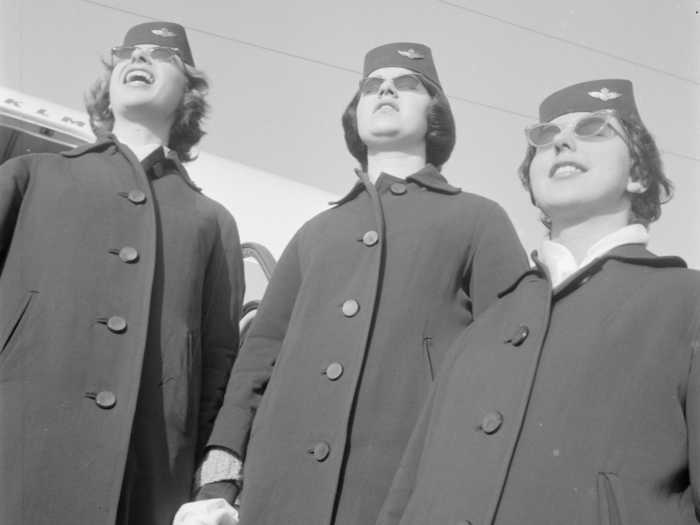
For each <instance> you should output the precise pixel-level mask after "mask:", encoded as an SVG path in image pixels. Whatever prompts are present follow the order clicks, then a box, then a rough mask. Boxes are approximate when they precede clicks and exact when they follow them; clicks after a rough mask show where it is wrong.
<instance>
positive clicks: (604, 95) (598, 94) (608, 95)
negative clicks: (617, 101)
mask: <svg viewBox="0 0 700 525" xmlns="http://www.w3.org/2000/svg"><path fill="white" fill-rule="evenodd" d="M588 94H589V95H590V96H592V97H594V98H599V99H600V100H602V101H603V102H607V101H608V100H612V99H614V98H617V97H621V96H622V93H615V92H614V91H610V90H609V89H608V88H603V89H601V90H600V91H589V92H588Z"/></svg>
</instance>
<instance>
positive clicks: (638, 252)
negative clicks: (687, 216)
mask: <svg viewBox="0 0 700 525" xmlns="http://www.w3.org/2000/svg"><path fill="white" fill-rule="evenodd" d="M530 256H531V257H532V260H533V261H534V262H535V266H531V267H530V268H528V269H527V270H525V271H524V272H523V273H522V274H520V275H519V276H518V278H517V279H515V281H514V282H513V283H512V284H511V285H510V286H508V288H506V289H505V290H503V291H502V292H501V293H499V294H498V297H499V298H501V297H503V296H504V295H507V294H509V293H510V292H512V291H513V290H514V289H515V288H516V287H517V286H518V284H520V282H521V281H522V280H523V279H524V278H525V277H526V276H528V275H533V274H534V275H539V276H540V277H542V278H546V279H547V280H549V272H548V271H547V268H546V266H545V265H544V264H543V263H542V261H540V260H539V258H538V257H537V250H535V251H533V252H532V254H531V255H530ZM610 260H615V261H620V262H624V263H627V264H632V265H636V266H648V267H652V268H687V267H688V265H687V264H686V262H685V261H684V260H683V259H681V258H680V257H677V256H675V255H668V256H658V255H654V254H653V253H651V252H650V251H649V250H647V249H646V248H645V247H644V245H643V244H625V245H623V246H618V247H617V248H613V249H612V250H610V251H609V252H607V253H606V254H604V255H602V256H600V257H599V258H597V259H594V260H593V261H591V262H590V263H589V264H588V265H586V266H585V267H583V268H581V269H580V270H579V271H578V272H576V273H575V274H574V275H572V276H571V277H569V278H568V279H566V280H565V281H563V282H562V283H561V284H560V285H559V286H558V289H557V294H560V293H562V292H563V291H565V290H567V289H568V288H569V287H570V286H571V285H573V284H578V283H579V282H580V281H582V280H583V279H586V278H587V277H590V276H591V275H592V274H594V273H595V272H597V271H598V270H599V269H600V268H601V267H602V266H603V265H604V264H605V263H606V262H607V261H610Z"/></svg>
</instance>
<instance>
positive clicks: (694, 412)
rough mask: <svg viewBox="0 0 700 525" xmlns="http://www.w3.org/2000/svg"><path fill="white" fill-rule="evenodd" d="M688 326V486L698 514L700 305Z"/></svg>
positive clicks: (699, 466) (699, 465)
mask: <svg viewBox="0 0 700 525" xmlns="http://www.w3.org/2000/svg"><path fill="white" fill-rule="evenodd" d="M694 319H695V322H694V323H693V324H694V326H692V327H691V328H690V334H691V343H690V344H691V351H692V353H691V359H690V371H689V374H688V388H687V391H686V406H685V415H686V416H685V417H686V422H687V429H688V458H689V467H690V486H689V487H688V490H689V491H691V493H692V500H693V503H694V505H695V514H696V515H698V516H700V307H698V308H697V309H696V312H695V316H694Z"/></svg>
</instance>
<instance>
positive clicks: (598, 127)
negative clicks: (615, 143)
mask: <svg viewBox="0 0 700 525" xmlns="http://www.w3.org/2000/svg"><path fill="white" fill-rule="evenodd" d="M608 119H609V116H607V115H596V114H593V115H590V116H589V117H584V118H582V119H581V120H579V121H578V122H577V123H576V127H575V128H574V133H576V135H577V136H579V137H593V136H594V135H598V134H600V133H601V132H603V131H606V133H603V134H604V136H605V137H606V138H609V137H608V135H610V134H612V130H610V129H609V127H608V126H606V125H605V124H606V123H607V122H608Z"/></svg>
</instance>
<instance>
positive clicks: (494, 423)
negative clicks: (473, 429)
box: [481, 411, 503, 434]
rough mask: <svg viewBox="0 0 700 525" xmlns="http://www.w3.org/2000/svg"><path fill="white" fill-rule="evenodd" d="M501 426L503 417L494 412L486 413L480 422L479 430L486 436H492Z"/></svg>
mask: <svg viewBox="0 0 700 525" xmlns="http://www.w3.org/2000/svg"><path fill="white" fill-rule="evenodd" d="M502 424H503V416H502V415H501V414H500V413H499V412H496V411H493V412H487V413H486V414H485V415H484V418H483V419H482V420H481V429H482V430H483V431H484V432H485V433H486V434H493V433H494V432H496V431H497V430H498V429H499V428H501V425H502Z"/></svg>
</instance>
